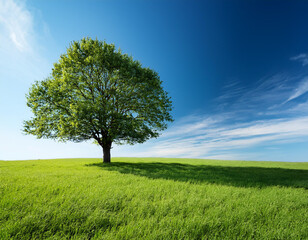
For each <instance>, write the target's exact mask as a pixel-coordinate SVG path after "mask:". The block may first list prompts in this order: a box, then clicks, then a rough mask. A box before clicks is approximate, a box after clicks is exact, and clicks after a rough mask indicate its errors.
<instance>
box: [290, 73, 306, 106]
mask: <svg viewBox="0 0 308 240" xmlns="http://www.w3.org/2000/svg"><path fill="white" fill-rule="evenodd" d="M306 92H308V77H305V78H304V79H303V80H302V81H301V82H300V83H299V86H298V87H297V88H296V89H295V90H294V91H293V92H292V95H291V96H290V97H289V98H288V100H287V102H288V101H291V100H293V99H295V98H298V97H300V96H301V95H303V94H305V93H306Z"/></svg>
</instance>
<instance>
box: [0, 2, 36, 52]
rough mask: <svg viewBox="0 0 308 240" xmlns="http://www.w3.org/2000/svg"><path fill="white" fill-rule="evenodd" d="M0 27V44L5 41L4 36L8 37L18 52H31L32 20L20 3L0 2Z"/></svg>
mask: <svg viewBox="0 0 308 240" xmlns="http://www.w3.org/2000/svg"><path fill="white" fill-rule="evenodd" d="M0 25H1V26H2V37H1V42H4V41H6V40H7V39H5V36H9V38H8V39H9V40H10V42H11V43H12V45H13V46H14V47H15V48H17V49H18V50H19V51H21V52H28V51H32V46H31V42H32V41H33V39H32V38H33V33H34V31H33V19H32V15H31V13H30V12H29V11H28V10H27V9H26V8H25V7H24V6H23V5H22V4H21V2H19V3H18V4H17V3H16V2H14V1H13V0H1V1H0ZM2 46H3V43H2Z"/></svg>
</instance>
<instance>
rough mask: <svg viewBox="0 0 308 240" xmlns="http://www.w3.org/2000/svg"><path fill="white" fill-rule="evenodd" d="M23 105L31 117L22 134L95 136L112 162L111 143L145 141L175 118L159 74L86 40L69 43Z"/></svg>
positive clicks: (77, 138) (74, 138) (76, 139)
mask: <svg viewBox="0 0 308 240" xmlns="http://www.w3.org/2000/svg"><path fill="white" fill-rule="evenodd" d="M27 106H28V107H30V108H31V109H32V111H33V114H34V117H33V118H32V119H31V120H29V121H25V122H24V132H25V133H26V134H32V135H36V136H37V137H38V138H51V139H57V140H60V141H73V142H81V141H86V140H90V139H94V140H95V141H96V142H97V143H98V144H99V145H100V146H101V147H102V148H103V152H104V162H110V149H111V145H112V143H114V142H115V143H118V144H124V143H128V144H135V143H143V142H145V141H146V140H148V139H150V138H155V137H158V136H159V133H160V132H161V131H162V130H164V129H166V128H167V123H168V122H170V121H173V119H172V116H171V114H170V112H171V110H172V102H171V100H170V97H168V94H167V92H166V91H164V90H163V88H162V81H161V80H160V78H159V75H158V74H157V72H155V71H153V70H151V69H150V68H144V67H142V65H141V63H140V62H139V61H135V60H133V58H132V57H130V56H128V55H127V54H123V53H122V52H121V51H120V50H116V48H115V46H114V45H113V44H107V43H106V42H102V41H99V40H92V39H90V38H84V39H82V40H81V41H74V42H72V43H71V45H70V46H69V48H68V49H67V52H66V53H65V54H63V55H61V56H60V59H59V61H58V62H57V63H55V64H54V68H53V69H52V74H51V76H50V77H49V78H47V79H45V80H43V81H38V82H36V83H34V84H33V85H32V87H31V88H30V90H29V94H28V95H27Z"/></svg>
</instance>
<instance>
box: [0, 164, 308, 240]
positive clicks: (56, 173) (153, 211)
mask: <svg viewBox="0 0 308 240" xmlns="http://www.w3.org/2000/svg"><path fill="white" fill-rule="evenodd" d="M112 161H113V163H111V164H110V165H106V164H102V163H101V160H100V159H57V160H36V161H13V162H5V161H0V239H10V238H11V239H90V238H92V239H292V240H293V239H308V163H282V162H244V161H215V160H196V159H167V158H166V159H164V158H144V159H143V158H113V159H112Z"/></svg>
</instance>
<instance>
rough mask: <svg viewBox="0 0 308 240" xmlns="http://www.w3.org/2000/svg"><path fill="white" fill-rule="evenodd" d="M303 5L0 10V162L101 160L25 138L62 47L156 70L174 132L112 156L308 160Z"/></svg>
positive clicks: (125, 4)
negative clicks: (109, 51) (80, 45)
mask: <svg viewBox="0 0 308 240" xmlns="http://www.w3.org/2000/svg"><path fill="white" fill-rule="evenodd" d="M307 12H308V2H307V1H227V0H225V1H219V0H218V1H214V0H213V1H189V0H186V1H173V0H168V1H165V0H164V1H163V0H161V1H159V0H155V1H149V0H148V1H141V0H138V1H109V0H105V1H104V0H101V1H98V0H91V1H69V0H67V1H52V0H50V1H49V0H44V1H39V0H31V1H17V0H0V69H1V70H0V113H1V115H0V116H1V117H0V134H1V135H0V136H1V138H0V159H3V160H14V159H38V158H60V157H101V156H102V151H101V149H100V148H99V147H98V146H96V145H94V144H92V143H91V142H86V143H78V144H77V143H57V142H54V141H51V140H44V139H43V140H42V139H39V140H38V139H36V138H35V137H33V136H25V135H23V134H22V131H21V129H22V122H23V120H26V119H29V118H30V117H31V111H30V110H29V109H27V107H26V100H25V94H26V93H27V92H28V89H29V87H30V86H31V84H32V83H33V82H34V81H35V80H42V79H44V78H45V77H47V76H49V74H50V73H51V69H52V66H53V63H54V62H56V61H57V60H58V59H59V56H60V54H62V53H64V52H65V51H66V48H67V47H68V46H69V44H70V42H71V41H73V40H80V39H81V38H83V37H87V36H89V37H92V38H98V39H100V40H105V41H106V42H108V43H115V45H116V46H117V47H120V48H121V49H122V51H123V52H125V53H128V54H129V55H132V56H133V57H134V59H137V60H140V61H141V62H142V63H143V65H144V66H146V67H150V68H152V69H154V70H156V71H157V72H158V73H159V75H160V77H161V80H162V81H163V84H164V88H165V89H166V90H167V91H168V92H169V94H170V96H171V97H172V100H173V105H174V111H173V116H174V118H175V122H174V123H172V124H171V125H170V127H169V128H168V130H166V131H165V132H164V133H163V134H162V136H161V137H160V138H158V139H153V140H150V141H148V142H147V143H145V144H141V145H140V144H139V145H134V146H114V148H113V149H112V156H137V157H192V158H213V159H231V160H232V159H239V160H265V161H307V160H308V157H307V156H308V28H307V24H308V15H307Z"/></svg>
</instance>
